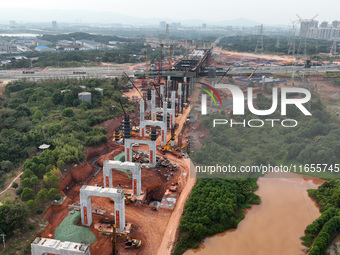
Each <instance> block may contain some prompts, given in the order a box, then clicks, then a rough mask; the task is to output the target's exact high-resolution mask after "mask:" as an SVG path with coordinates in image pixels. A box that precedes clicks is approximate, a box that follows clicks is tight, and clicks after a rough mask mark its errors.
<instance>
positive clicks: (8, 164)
mask: <svg viewBox="0 0 340 255" xmlns="http://www.w3.org/2000/svg"><path fill="white" fill-rule="evenodd" d="M12 169H13V164H12V162H11V161H9V160H3V161H2V162H1V170H3V171H5V172H7V173H8V172H10V171H11V170H12Z"/></svg>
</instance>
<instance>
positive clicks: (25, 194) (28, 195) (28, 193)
mask: <svg viewBox="0 0 340 255" xmlns="http://www.w3.org/2000/svg"><path fill="white" fill-rule="evenodd" d="M31 199H34V192H33V190H32V189H30V188H24V189H23V191H22V193H21V200H22V201H28V200H31Z"/></svg>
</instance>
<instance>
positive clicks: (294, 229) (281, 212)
mask: <svg viewBox="0 0 340 255" xmlns="http://www.w3.org/2000/svg"><path fill="white" fill-rule="evenodd" d="M266 177H267V178H259V179H258V186H259V189H258V190H257V191H256V194H258V195H259V196H260V197H261V201H262V203H261V205H255V206H253V207H252V208H251V209H250V210H249V211H248V212H247V214H246V217H245V218H244V219H243V220H242V221H241V222H240V224H239V225H238V227H237V229H232V230H228V231H226V232H224V233H221V234H217V235H215V236H213V237H209V238H207V239H206V240H205V241H204V242H203V243H202V244H201V245H200V247H199V249H196V250H188V251H187V252H185V253H184V254H185V255H193V254H194V255H211V254H214V255H245V254H252V255H273V254H275V255H299V254H305V247H304V246H302V245H301V240H300V237H301V236H302V235H303V234H304V229H305V228H306V226H307V225H308V224H310V223H312V222H313V220H315V219H316V218H318V217H319V216H320V212H319V209H318V207H317V205H316V204H315V202H314V201H313V200H311V199H310V197H309V196H308V194H307V189H315V188H317V187H318V186H319V185H321V184H322V183H323V182H324V181H323V180H321V179H318V178H308V177H306V176H302V175H297V174H290V176H289V177H290V178H268V177H273V176H266ZM292 177H294V178H292Z"/></svg>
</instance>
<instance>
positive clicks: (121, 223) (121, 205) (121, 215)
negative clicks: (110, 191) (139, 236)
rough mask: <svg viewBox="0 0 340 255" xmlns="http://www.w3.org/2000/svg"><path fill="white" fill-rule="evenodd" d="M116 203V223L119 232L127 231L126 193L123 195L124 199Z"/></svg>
mask: <svg viewBox="0 0 340 255" xmlns="http://www.w3.org/2000/svg"><path fill="white" fill-rule="evenodd" d="M114 202H115V223H116V226H117V227H118V229H117V230H118V231H123V230H124V229H125V201H124V192H123V193H122V198H121V199H120V200H117V201H116V200H114Z"/></svg>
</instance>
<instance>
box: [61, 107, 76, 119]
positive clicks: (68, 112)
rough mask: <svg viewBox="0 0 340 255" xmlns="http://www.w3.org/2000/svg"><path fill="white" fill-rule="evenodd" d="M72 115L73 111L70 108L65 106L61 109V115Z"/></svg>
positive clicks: (69, 116)
mask: <svg viewBox="0 0 340 255" xmlns="http://www.w3.org/2000/svg"><path fill="white" fill-rule="evenodd" d="M73 116H74V112H73V110H72V109H71V108H65V109H64V110H63V117H68V118H71V117H73Z"/></svg>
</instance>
